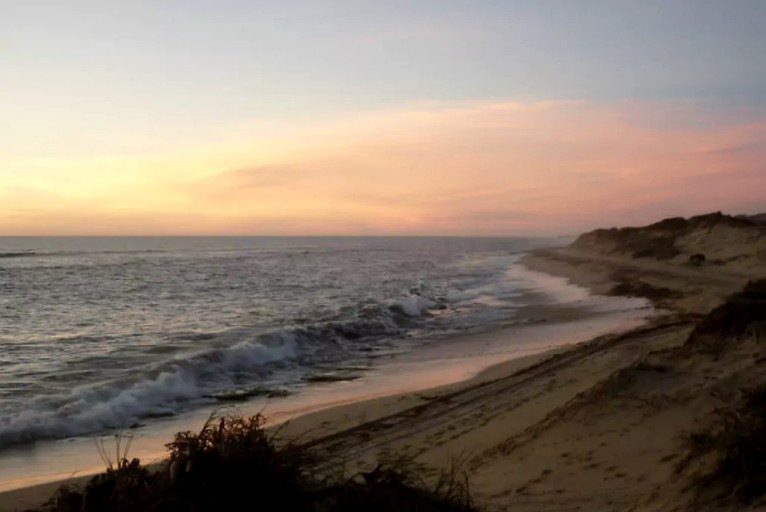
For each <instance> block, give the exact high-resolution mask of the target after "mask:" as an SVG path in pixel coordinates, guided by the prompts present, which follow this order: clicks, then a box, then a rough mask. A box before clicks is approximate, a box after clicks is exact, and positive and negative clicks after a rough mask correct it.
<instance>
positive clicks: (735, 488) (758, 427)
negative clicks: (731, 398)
mask: <svg viewBox="0 0 766 512" xmlns="http://www.w3.org/2000/svg"><path fill="white" fill-rule="evenodd" d="M741 393H742V396H741V397H740V400H739V401H738V402H737V403H736V404H734V405H730V406H727V407H723V408H719V409H717V410H716V411H715V414H716V421H715V423H714V425H713V426H712V427H710V428H708V429H705V430H700V431H698V432H695V433H692V434H690V435H689V436H688V437H687V438H686V440H685V444H686V451H687V453H686V456H685V457H684V459H682V460H681V462H680V463H679V464H678V467H677V469H678V470H679V471H680V470H683V469H685V468H686V467H688V466H689V465H690V464H691V462H692V461H695V460H699V459H706V458H708V457H710V458H712V461H710V460H707V459H706V460H707V462H709V463H710V462H712V466H708V468H710V467H712V469H709V470H708V471H707V472H705V471H703V473H702V474H700V475H697V476H696V477H695V479H694V486H695V487H696V489H697V493H698V494H700V495H702V494H705V493H707V492H714V493H716V495H717V496H718V497H719V498H723V497H731V496H733V497H736V498H737V499H739V500H741V501H751V500H753V499H755V498H762V497H764V496H766V443H765V442H764V441H765V440H766V385H761V386H759V387H757V388H754V389H751V390H742V392H741Z"/></svg>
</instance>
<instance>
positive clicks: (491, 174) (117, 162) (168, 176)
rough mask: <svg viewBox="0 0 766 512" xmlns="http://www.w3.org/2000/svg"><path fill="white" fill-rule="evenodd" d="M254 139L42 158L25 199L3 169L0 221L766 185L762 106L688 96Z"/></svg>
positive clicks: (549, 214) (561, 213) (713, 199)
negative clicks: (178, 149)
mask: <svg viewBox="0 0 766 512" xmlns="http://www.w3.org/2000/svg"><path fill="white" fill-rule="evenodd" d="M695 120H704V123H703V122H695ZM263 134H264V130H263V127H261V128H260V129H259V134H258V135H257V136H254V137H253V139H252V140H250V141H247V140H245V141H244V142H240V143H238V144H236V145H231V144H230V145H225V146H220V147H210V148H199V149H195V150H190V151H189V152H188V153H186V154H174V155H170V156H165V157H152V158H146V159H144V160H141V159H140V158H138V159H137V158H135V157H133V156H131V157H130V158H129V159H122V160H121V159H120V158H119V157H113V158H110V159H106V160H104V159H101V160H99V161H98V162H88V161H87V158H84V159H81V160H78V161H77V162H75V163H73V162H71V161H61V162H55V161H54V162H46V164H45V172H46V173H48V174H47V175H50V173H52V172H53V173H55V172H56V170H57V169H58V170H59V172H61V173H63V175H62V176H68V177H69V178H70V181H69V182H67V180H66V179H63V177H62V179H59V180H57V181H56V182H55V185H51V186H49V187H47V188H46V186H45V184H46V180H45V179H38V180H36V181H35V179H34V176H35V173H34V172H32V173H27V175H25V176H26V178H25V182H28V183H34V184H35V187H38V188H39V187H41V188H39V189H38V190H37V192H36V195H35V194H31V195H30V194H22V196H26V199H23V200H20V199H18V197H21V196H20V195H19V194H18V192H17V191H16V192H14V191H13V190H11V189H12V187H14V186H18V183H15V178H14V177H13V176H12V175H2V174H0V199H2V203H1V205H0V213H2V211H3V210H4V211H5V212H6V213H8V212H10V210H11V209H14V212H15V214H14V220H13V223H10V222H9V221H4V222H3V223H2V224H0V230H2V231H5V232H45V231H46V230H47V231H49V232H53V231H55V232H61V231H66V232H96V231H97V232H104V233H105V232H121V233H127V232H130V233H143V232H149V231H151V232H153V233H156V232H167V233H222V234H225V233H239V234H242V233H252V234H259V233H262V234H365V233H368V234H426V233H428V234H431V233H433V234H472V233H473V234H520V233H525V234H528V233H538V232H545V233H559V232H564V231H577V230H580V229H584V228H588V227H593V226H599V225H611V224H613V223H628V222H643V221H647V220H652V219H654V218H656V217H657V216H658V215H665V214H667V215H675V214H688V213H695V212H701V211H705V210H718V209H723V210H732V211H739V207H740V206H742V205H751V204H756V203H757V201H758V200H760V196H761V195H762V191H763V190H766V173H764V172H763V167H762V163H763V162H764V161H766V115H764V112H759V111H757V110H754V109H749V110H747V111H739V112H736V115H734V114H733V113H732V112H731V111H729V110H726V109H721V108H719V107H716V108H711V107H710V106H707V105H704V104H695V103H692V102H680V103H667V102H664V103H646V102H643V103H640V104H635V103H631V102H616V103H605V102H581V101H578V102H569V101H551V102H527V103H525V102H504V101H497V102H481V103H474V104H471V103H462V104H457V105H453V106H449V105H448V106H432V107H428V108H425V107H422V108H417V109H402V110H399V111H392V112H383V113H373V114H366V115H360V116H354V117H350V118H346V119H340V120H337V121H336V122H334V123H332V124H329V125H328V124H325V125H315V126H310V125H302V126H296V127H295V129H294V130H292V131H285V130H284V129H283V127H282V128H281V129H280V131H279V134H278V135H275V136H274V137H272V138H268V137H265V136H264V135H263ZM264 148H265V149H266V150H264ZM17 164H18V163H17ZM18 165H21V164H18ZM75 168H76V169H77V171H76V172H74V171H73V169H75ZM28 169H31V168H30V167H28ZM41 176H43V175H41ZM73 177H76V179H75V180H74V181H72V178H73ZM88 183H91V185H90V186H88ZM96 184H97V185H98V186H96ZM73 191H76V192H77V193H74V192H73ZM22 206H24V207H29V208H34V209H35V211H34V212H29V213H27V214H24V213H23V212H21V211H20V210H19V208H20V207H22ZM91 217H93V218H97V219H98V222H96V223H90V222H88V220H87V219H89V218H91ZM6 218H7V217H6ZM67 219H68V220H67ZM94 226H95V227H94ZM110 226H112V229H110Z"/></svg>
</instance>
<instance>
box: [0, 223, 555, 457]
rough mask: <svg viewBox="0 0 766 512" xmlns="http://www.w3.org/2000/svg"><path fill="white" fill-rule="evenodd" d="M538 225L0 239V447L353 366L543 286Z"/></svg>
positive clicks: (126, 423) (97, 429)
mask: <svg viewBox="0 0 766 512" xmlns="http://www.w3.org/2000/svg"><path fill="white" fill-rule="evenodd" d="M564 242H565V241H564V240H562V239H535V238H258V237H255V238H246V237H244V238H221V237H210V238H0V453H1V452H2V451H3V450H5V449H9V448H18V447H19V446H24V445H28V444H31V443H34V442H39V441H41V440H56V439H67V438H72V437H77V436H89V435H99V434H103V433H105V432H110V431H113V430H114V429H122V428H136V427H140V426H144V425H151V424H152V422H156V421H162V420H163V419H165V418H169V417H174V416H176V415H179V414H182V413H187V412H189V411H195V410H209V409H211V408H213V407H215V406H216V405H218V404H229V403H243V402H244V403H246V402H247V401H248V400H255V399H258V398H263V397H264V396H266V397H278V396H285V395H290V394H294V393H300V392H301V390H302V389H306V388H307V387H311V386H316V385H320V384H321V383H327V382H333V381H344V380H349V381H350V380H354V379H358V378H362V377H363V376H364V375H365V374H366V372H368V371H370V369H372V368H374V367H375V365H376V364H377V362H378V361H380V360H383V359H386V358H390V357H391V356H392V355H394V354H401V353H413V352H414V353H417V351H418V350H422V349H423V348H424V347H428V346H433V345H434V344H439V343H440V342H442V340H445V339H449V338H450V337H454V335H455V334H456V333H467V334H470V333H481V332H488V331H492V330H495V329H499V328H503V327H509V326H513V325H516V324H517V323H520V322H527V321H529V319H528V318H520V317H519V316H518V314H517V312H518V311H519V310H520V309H521V308H524V307H528V306H530V305H531V304H535V303H540V304H545V303H551V302H555V298H553V297H547V296H546V295H545V293H540V291H539V290H537V289H536V288H535V284H534V283H531V282H529V281H528V280H526V279H525V278H524V276H523V274H518V273H513V272H509V270H510V269H513V268H514V266H516V264H517V261H518V260H519V258H520V257H521V255H522V254H523V253H524V252H525V251H529V250H531V249H534V248H538V247H543V246H550V245H560V244H562V243H564Z"/></svg>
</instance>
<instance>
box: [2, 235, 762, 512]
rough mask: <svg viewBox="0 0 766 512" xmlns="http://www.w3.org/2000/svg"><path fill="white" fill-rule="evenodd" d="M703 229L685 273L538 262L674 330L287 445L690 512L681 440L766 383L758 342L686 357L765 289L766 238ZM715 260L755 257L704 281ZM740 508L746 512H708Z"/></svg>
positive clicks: (24, 500)
mask: <svg viewBox="0 0 766 512" xmlns="http://www.w3.org/2000/svg"><path fill="white" fill-rule="evenodd" d="M704 229H707V233H708V234H707V235H705V232H701V233H698V232H697V231H698V230H692V232H691V234H688V235H684V236H685V238H684V239H683V240H681V241H680V242H679V243H678V244H677V245H679V246H682V247H684V249H683V251H681V252H680V253H679V254H678V255H677V256H676V257H675V258H673V259H664V260H662V259H657V258H651V257H650V258H634V257H631V256H629V255H621V254H619V253H618V252H615V251H607V250H604V248H603V246H602V245H594V246H591V247H588V246H586V244H584V243H583V242H582V237H581V240H578V242H576V243H575V244H573V245H572V246H570V247H566V248H559V249H546V250H540V251H537V252H535V253H534V254H530V255H528V256H526V257H525V259H524V260H523V262H524V265H526V266H527V267H528V268H530V269H534V270H538V271H541V272H546V273H549V274H552V275H556V276H563V277H566V278H567V279H569V280H570V281H571V282H573V283H575V284H578V285H581V286H586V287H588V288H589V289H590V290H592V291H593V292H594V293H599V294H615V293H625V294H628V295H642V296H644V297H648V298H650V299H651V300H652V301H653V302H654V303H655V305H656V306H657V307H658V308H660V314H658V315H655V316H653V317H652V318H651V319H649V320H648V321H647V322H646V323H645V324H644V325H639V326H635V325H634V326H633V327H632V328H630V329H628V330H625V331H622V332H617V333H611V334H606V335H603V336H599V337H597V338H596V339H592V340H590V341H587V342H583V343H579V344H576V345H575V346H571V347H559V348H557V349H555V350H551V351H547V352H543V353H536V354H534V355H527V356H525V357H519V358H516V359H513V360H511V361H506V362H502V363H499V364H495V365H493V366H491V367H490V368H488V369H486V370H484V371H481V372H480V373H478V375H475V376H473V377H472V378H469V379H468V380H463V381H462V382H459V383H454V384H450V385H447V386H441V387H436V388H431V389H427V390H419V391H416V392H410V393H403V394H395V395H393V396H383V397H377V398H374V399H372V400H366V401H356V400H350V402H351V403H345V404H343V405H339V406H337V407H333V408H328V409H323V410H321V411H317V412H311V413H308V414H303V415H300V416H298V417H297V418H294V419H292V420H291V421H290V422H289V423H288V424H287V426H285V427H284V428H283V429H282V431H281V435H282V436H284V438H286V439H292V438H300V439H301V442H302V443H306V444H307V445H309V446H310V447H311V448H312V449H313V450H315V451H316V452H317V453H319V454H321V457H322V460H324V461H325V465H326V467H327V468H328V469H329V468H333V467H341V466H342V467H344V468H346V471H349V472H352V473H353V472H354V471H358V470H367V471H369V470H371V469H372V468H374V467H375V465H376V464H377V461H379V460H380V459H381V458H382V457H385V456H386V454H397V455H406V456H408V457H411V458H412V459H413V460H414V461H415V462H416V463H418V464H422V466H423V475H424V477H426V478H428V476H429V475H435V474H436V471H437V469H438V468H441V467H444V466H445V465H447V464H450V463H451V462H457V463H459V464H460V467H461V468H462V469H463V470H465V471H466V472H467V474H468V476H469V478H470V481H471V485H472V489H473V491H474V493H475V495H476V497H477V500H478V502H479V503H480V504H481V505H482V506H484V508H486V509H487V510H514V511H545V510H550V511H564V510H687V509H688V503H689V499H690V496H689V494H688V491H687V490H686V487H687V485H686V480H685V475H682V474H678V473H676V472H675V471H674V464H675V462H676V461H677V459H678V458H679V456H680V447H679V439H680V435H681V434H683V433H684V432H686V431H689V430H691V429H692V428H694V427H695V426H697V425H700V424H704V423H706V422H708V421H709V418H710V412H711V411H712V410H713V409H714V408H715V407H716V405H718V404H719V403H720V400H721V398H720V397H722V396H724V397H725V396H727V393H728V394H731V393H733V392H734V391H735V390H736V389H738V387H740V386H741V385H744V384H745V383H748V382H751V381H752V380H753V379H756V378H762V377H763V369H762V365H761V364H759V362H760V361H762V357H763V349H762V347H761V346H760V345H759V344H758V343H757V342H742V343H740V344H738V345H736V346H735V347H733V348H732V349H731V350H726V351H724V352H721V353H719V354H717V355H716V356H715V357H713V356H711V355H710V354H708V353H706V352H704V351H701V350H697V349H695V348H694V347H690V345H689V343H688V342H687V340H688V339H689V336H690V333H692V331H693V330H694V328H695V325H697V324H698V322H699V320H700V318H702V317H703V315H705V314H706V313H708V312H709V311H710V310H711V309H712V308H713V307H714V306H716V305H718V304H720V303H721V301H723V300H724V299H725V298H726V297H727V296H728V295H730V294H731V293H733V292H735V291H737V290H739V289H740V288H741V287H742V286H743V285H744V284H745V283H746V282H747V281H748V279H752V278H755V277H764V272H763V269H764V266H759V265H758V264H757V263H758V261H760V260H759V259H762V258H763V254H764V252H763V238H762V236H761V235H760V234H758V233H760V232H758V231H749V230H744V231H743V230H739V229H735V228H732V229H731V230H730V231H731V233H730V235H731V236H730V239H729V240H728V241H726V242H725V243H724V242H721V241H720V236H719V235H720V234H719V233H715V229H716V228H715V226H714V227H713V228H710V229H708V228H704ZM727 229H728V228H727ZM711 233H712V234H711ZM695 237H696V238H695ZM748 237H754V238H752V240H751V239H750V238H748ZM711 238H714V239H716V240H719V241H718V242H716V244H717V245H716V244H712V245H711V243H712V242H710V240H711ZM732 238H733V239H736V240H738V241H740V243H739V245H736V244H735V243H734V242H732ZM689 240H692V242H689ZM736 240H735V241H736ZM686 242H688V243H689V245H688V246H684V243H686ZM695 244H696V245H695ZM705 244H708V245H705ZM700 247H704V248H705V249H706V252H707V253H708V254H713V255H715V254H716V252H715V251H717V250H718V251H722V252H726V251H728V252H727V254H728V256H727V257H731V255H730V254H729V253H732V252H738V254H739V255H740V257H735V258H733V259H731V260H729V262H728V263H723V264H718V265H706V266H690V265H689V264H688V263H687V261H688V258H689V254H691V253H696V252H699V251H700V250H701V249H700ZM710 257H711V256H709V258H710ZM713 257H716V256H713ZM625 283H630V284H631V288H630V289H626V288H625ZM562 335H563V334H562ZM488 343H489V341H488ZM54 488H55V485H54V484H46V485H43V486H37V487H32V488H24V489H20V490H15V491H10V492H6V493H3V494H2V495H0V510H2V511H6V510H7V511H11V510H23V509H24V508H25V507H31V506H36V505H39V504H40V503H41V502H42V501H44V499H45V498H46V497H47V496H48V495H49V494H50V493H51V491H52V490H53V489H54ZM727 507H728V508H729V509H731V510H736V509H737V508H736V506H734V505H731V506H729V505H727V504H726V503H715V504H712V503H709V504H706V505H704V506H702V505H700V506H699V507H696V508H695V510H705V509H727ZM732 507H733V508H732Z"/></svg>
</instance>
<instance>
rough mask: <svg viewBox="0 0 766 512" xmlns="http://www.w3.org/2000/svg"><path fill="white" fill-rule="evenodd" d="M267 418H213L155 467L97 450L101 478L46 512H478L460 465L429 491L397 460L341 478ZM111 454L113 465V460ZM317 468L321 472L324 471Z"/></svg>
mask: <svg viewBox="0 0 766 512" xmlns="http://www.w3.org/2000/svg"><path fill="white" fill-rule="evenodd" d="M278 435H279V431H278V430H277V431H269V430H267V429H266V428H265V418H264V417H263V416H262V415H260V414H257V415H255V416H249V417H245V416H240V415H236V414H225V415H219V414H213V415H211V416H210V418H209V419H208V420H207V421H206V422H205V424H204V425H203V427H202V428H201V429H200V430H199V431H198V432H180V433H178V434H176V436H175V439H174V440H173V441H172V442H171V443H168V444H167V449H168V455H169V457H168V459H167V462H166V463H163V464H161V465H159V466H157V467H144V466H142V465H141V462H140V461H139V460H138V459H132V460H130V461H129V460H128V453H127V450H128V449H129V443H128V446H126V445H125V443H124V439H123V437H122V436H117V437H116V438H115V447H114V450H111V449H107V446H106V445H105V444H104V443H101V444H100V445H99V453H101V454H102V458H103V459H104V462H105V465H106V471H105V472H104V473H101V474H99V475H96V476H94V477H93V478H91V479H90V480H89V481H88V482H87V483H86V484H85V485H84V486H81V487H65V488H61V489H59V491H58V492H57V493H56V495H55V496H54V497H53V498H52V499H51V500H50V501H49V503H48V504H47V505H46V506H45V508H44V509H42V510H46V511H49V512H96V511H98V512H102V511H119V512H139V511H141V512H144V511H158V512H180V511H189V512H207V511H221V510H249V509H254V510H259V511H269V510H275V511H276V510H279V511H282V510H289V511H295V512H345V511H349V512H350V511H358V510H365V511H371V512H378V511H379V512H384V511H402V512H407V511H423V512H430V511H434V512H436V511H444V512H468V511H473V510H476V507H475V505H474V503H473V501H472V498H471V494H470V487H469V485H468V479H467V477H466V475H465V473H464V472H462V471H461V469H460V466H459V465H458V464H452V465H450V466H449V467H448V468H447V469H445V470H443V471H442V473H441V474H440V475H438V478H436V479H435V481H434V483H431V484H428V483H426V481H425V480H423V479H421V478H420V475H421V474H422V472H421V471H420V470H419V469H418V467H417V466H415V465H413V464H412V463H411V462H410V461H407V460H406V459H404V458H392V457H389V458H386V459H384V460H381V462H380V464H378V465H377V467H375V469H373V470H372V471H369V472H362V473H356V474H353V475H350V476H348V475H345V474H344V471H339V472H335V471H332V468H331V469H330V470H328V469H327V468H326V466H327V464H326V462H327V461H322V462H323V464H322V465H320V464H319V462H320V457H319V456H318V455H317V454H316V453H314V452H313V451H312V449H311V448H308V447H306V445H305V444H301V443H299V442H285V441H284V440H280V439H278V438H277V437H278ZM112 453H114V454H115V458H116V459H117V460H116V461H115V460H114V458H112ZM323 466H324V469H322V467H323Z"/></svg>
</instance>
